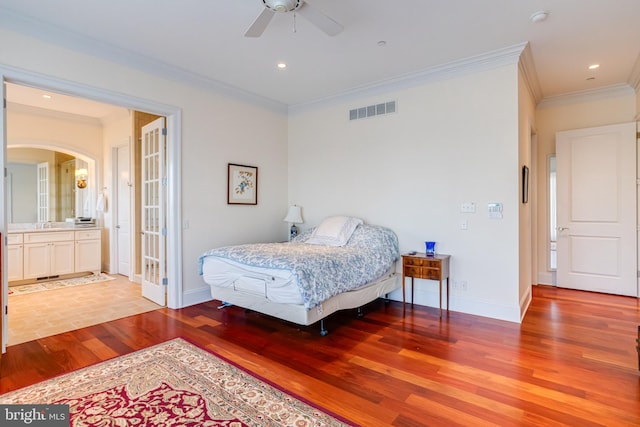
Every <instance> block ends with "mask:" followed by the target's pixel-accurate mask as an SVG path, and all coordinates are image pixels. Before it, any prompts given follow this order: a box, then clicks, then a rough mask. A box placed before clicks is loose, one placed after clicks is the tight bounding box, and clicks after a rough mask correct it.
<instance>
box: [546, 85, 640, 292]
mask: <svg viewBox="0 0 640 427" xmlns="http://www.w3.org/2000/svg"><path fill="white" fill-rule="evenodd" d="M635 114H636V95H635V94H634V93H633V91H631V89H628V90H623V91H620V90H615V91H611V92H610V93H609V94H608V96H607V93H598V96H597V97H588V96H585V97H580V98H571V97H565V98H559V99H555V100H552V101H546V102H543V103H541V104H540V105H539V106H538V108H537V110H536V124H537V131H538V133H537V135H538V150H537V153H538V154H537V156H538V157H537V162H538V174H537V175H538V176H537V187H538V204H537V217H538V229H537V236H538V237H537V240H538V255H537V258H538V265H537V268H538V281H539V283H541V284H549V285H555V274H553V273H552V272H551V270H550V269H549V255H548V253H549V252H548V251H549V192H548V185H549V181H548V174H549V170H548V159H549V156H550V155H552V154H555V152H556V139H555V138H556V132H558V131H564V130H572V129H582V128H589V127H596V126H604V125H610V124H615V123H628V122H632V121H634V120H635Z"/></svg>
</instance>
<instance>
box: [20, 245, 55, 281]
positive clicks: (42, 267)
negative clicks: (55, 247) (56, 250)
mask: <svg viewBox="0 0 640 427" xmlns="http://www.w3.org/2000/svg"><path fill="white" fill-rule="evenodd" d="M49 253H50V245H49V243H29V244H26V245H24V278H25V279H37V278H38V277H48V276H49V271H50V267H49V259H50V255H49Z"/></svg>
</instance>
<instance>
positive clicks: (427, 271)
mask: <svg viewBox="0 0 640 427" xmlns="http://www.w3.org/2000/svg"><path fill="white" fill-rule="evenodd" d="M449 258H451V255H442V254H438V255H435V256H427V254H425V253H417V254H414V255H409V254H403V255H402V303H403V304H404V303H405V297H404V279H405V277H411V304H413V279H426V280H437V281H439V282H440V288H439V295H440V317H442V280H444V279H446V280H447V311H449Z"/></svg>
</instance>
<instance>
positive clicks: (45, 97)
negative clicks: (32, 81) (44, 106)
mask: <svg viewBox="0 0 640 427" xmlns="http://www.w3.org/2000/svg"><path fill="white" fill-rule="evenodd" d="M42 97H43V98H44V99H51V95H42Z"/></svg>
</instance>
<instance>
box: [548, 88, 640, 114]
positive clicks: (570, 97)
mask: <svg viewBox="0 0 640 427" xmlns="http://www.w3.org/2000/svg"><path fill="white" fill-rule="evenodd" d="M633 94H635V91H634V90H633V88H632V87H631V86H630V85H628V84H626V83H620V84H616V85H611V86H605V87H601V88H597V89H590V90H584V91H579V92H571V93H566V94H563V95H557V96H550V97H548V98H544V99H543V100H542V101H540V102H539V103H538V107H537V108H552V107H557V106H560V105H569V104H578V103H582V102H591V101H597V100H599V99H606V98H615V97H618V96H628V95H633Z"/></svg>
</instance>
